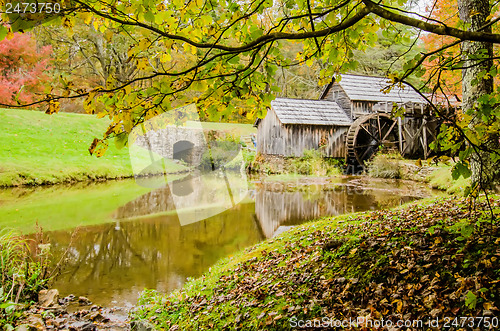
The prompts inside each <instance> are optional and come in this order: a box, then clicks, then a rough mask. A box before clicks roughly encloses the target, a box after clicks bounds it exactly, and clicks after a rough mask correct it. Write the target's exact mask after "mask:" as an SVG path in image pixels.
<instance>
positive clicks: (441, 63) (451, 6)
mask: <svg viewBox="0 0 500 331" xmlns="http://www.w3.org/2000/svg"><path fill="white" fill-rule="evenodd" d="M426 11H427V14H428V16H429V17H430V18H431V19H434V20H436V21H439V22H442V24H444V25H446V26H457V25H459V21H460V19H459V17H458V7H457V3H456V2H454V1H446V0H436V1H433V2H432V3H431V5H429V6H428V7H427V8H426ZM495 11H496V8H493V10H492V13H494V12H495ZM497 14H498V11H496V13H495V15H494V16H495V17H496V16H497ZM496 30H497V29H494V31H493V32H495V33H498V31H496ZM421 40H422V41H423V43H424V47H425V49H426V51H427V52H432V51H435V50H438V49H440V48H443V47H445V46H447V45H451V44H452V43H453V42H456V39H455V38H453V37H450V36H440V35H436V34H431V33H425V34H423V35H422V36H421ZM495 52H496V49H495ZM423 65H424V67H425V70H426V72H425V74H424V76H423V78H424V81H425V82H426V83H427V84H426V85H427V86H428V87H429V88H430V89H436V93H437V94H438V95H439V94H445V95H447V96H448V98H450V101H451V102H455V101H459V100H462V63H461V57H460V44H459V43H458V44H456V45H454V46H451V47H449V48H446V49H444V50H443V51H442V52H440V53H437V54H436V55H435V56H433V57H430V58H427V60H426V61H425V62H424V63H423ZM499 83H500V81H499V79H498V78H496V79H495V85H498V84H499Z"/></svg>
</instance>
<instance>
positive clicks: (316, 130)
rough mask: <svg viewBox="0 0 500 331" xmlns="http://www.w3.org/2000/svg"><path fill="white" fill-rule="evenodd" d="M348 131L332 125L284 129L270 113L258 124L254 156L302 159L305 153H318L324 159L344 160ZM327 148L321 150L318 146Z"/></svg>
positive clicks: (271, 111)
mask: <svg viewBox="0 0 500 331" xmlns="http://www.w3.org/2000/svg"><path fill="white" fill-rule="evenodd" d="M347 130H348V127H344V126H331V125H302V124H286V125H283V124H282V123H281V122H280V120H279V119H278V117H277V116H276V113H275V112H274V111H273V110H272V109H269V111H268V112H267V116H266V117H265V118H264V119H263V120H262V121H261V122H260V123H259V127H258V131H257V152H260V153H262V154H272V155H283V156H302V155H303V154H304V150H307V149H318V150H321V151H322V153H323V155H324V156H327V157H345V153H346V152H345V135H346V133H347ZM321 142H326V146H325V147H324V148H321V149H320V143H321Z"/></svg>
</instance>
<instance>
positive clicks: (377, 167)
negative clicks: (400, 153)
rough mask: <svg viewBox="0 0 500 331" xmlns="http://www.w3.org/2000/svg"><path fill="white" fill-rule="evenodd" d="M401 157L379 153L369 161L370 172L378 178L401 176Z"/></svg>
mask: <svg viewBox="0 0 500 331" xmlns="http://www.w3.org/2000/svg"><path fill="white" fill-rule="evenodd" d="M399 160H400V158H393V157H391V155H386V154H377V155H375V157H374V158H373V160H371V161H370V162H368V174H369V175H370V176H371V177H378V178H394V179H398V178H401V166H400V164H399Z"/></svg>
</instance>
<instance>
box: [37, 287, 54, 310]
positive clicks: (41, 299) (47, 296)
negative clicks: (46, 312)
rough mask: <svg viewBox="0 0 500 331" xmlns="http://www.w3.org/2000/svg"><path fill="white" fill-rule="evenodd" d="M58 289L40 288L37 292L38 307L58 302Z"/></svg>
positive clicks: (50, 305)
mask: <svg viewBox="0 0 500 331" xmlns="http://www.w3.org/2000/svg"><path fill="white" fill-rule="evenodd" d="M58 300H59V291H58V290H56V289H53V290H41V291H40V292H38V304H39V305H40V307H43V308H48V307H52V306H55V305H58V304H59V301H58Z"/></svg>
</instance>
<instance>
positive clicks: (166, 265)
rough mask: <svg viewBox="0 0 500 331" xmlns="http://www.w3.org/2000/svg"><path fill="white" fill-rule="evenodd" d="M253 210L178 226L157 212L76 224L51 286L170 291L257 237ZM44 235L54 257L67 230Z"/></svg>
mask: <svg viewBox="0 0 500 331" xmlns="http://www.w3.org/2000/svg"><path fill="white" fill-rule="evenodd" d="M253 211H254V207H253V204H243V205H238V206H237V207H235V208H234V209H232V210H228V211H226V212H224V213H222V214H219V215H216V216H214V217H212V218H210V219H207V220H205V221H201V222H198V223H193V224H190V225H187V226H184V227H181V226H180V225H179V222H178V220H177V217H176V216H165V215H163V216H156V217H151V218H142V219H140V220H136V221H132V222H122V223H121V224H120V226H119V230H116V229H115V224H106V225H99V226H93V227H87V228H82V229H80V230H79V231H78V233H77V234H76V236H75V239H74V241H73V244H72V246H71V248H70V249H69V251H68V253H67V254H68V255H67V262H66V264H65V266H64V269H63V274H62V275H61V276H60V277H59V279H58V280H57V286H59V289H60V290H61V291H64V286H67V289H66V291H68V292H77V293H78V292H80V293H92V292H96V293H97V294H98V293H99V292H102V291H108V290H110V288H111V287H113V290H117V289H124V290H126V289H130V288H132V287H135V288H138V289H139V290H142V289H143V288H144V287H147V288H158V289H160V290H164V291H167V290H172V289H174V288H177V287H179V286H180V285H182V283H183V282H184V280H185V279H186V277H197V276H199V275H201V274H202V273H203V272H204V271H205V270H206V269H208V267H209V266H211V265H212V264H214V263H215V262H216V261H217V260H218V259H220V258H222V257H225V256H227V255H229V254H232V253H234V252H235V251H238V250H240V249H243V248H244V247H247V246H249V245H252V244H254V243H257V242H259V241H260V240H262V238H261V237H260V236H259V232H258V230H257V225H256V224H255V222H254V220H253ZM48 236H49V239H50V241H51V242H52V243H53V252H54V255H55V260H58V259H59V257H60V256H61V254H63V252H64V251H65V250H66V248H67V246H68V245H69V242H70V237H71V233H70V232H62V231H61V232H54V233H49V234H48ZM60 284H62V285H60ZM78 289H80V291H79V290H78ZM89 295H90V294H89Z"/></svg>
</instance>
